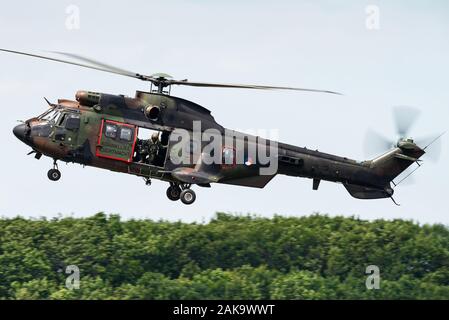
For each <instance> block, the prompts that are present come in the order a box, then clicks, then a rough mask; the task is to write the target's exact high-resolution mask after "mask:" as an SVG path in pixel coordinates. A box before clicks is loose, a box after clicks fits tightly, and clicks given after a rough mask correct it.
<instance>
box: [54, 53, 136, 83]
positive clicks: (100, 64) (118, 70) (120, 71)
mask: <svg viewBox="0 0 449 320" xmlns="http://www.w3.org/2000/svg"><path fill="white" fill-rule="evenodd" d="M50 52H52V53H56V54H59V55H62V56H66V57H69V58H73V59H78V60H81V61H84V62H87V63H89V64H91V65H94V66H98V67H100V68H102V69H104V70H110V71H113V72H116V73H118V74H120V75H124V76H127V77H135V76H136V75H137V73H136V72H132V71H129V70H125V69H122V68H118V67H115V66H111V65H109V64H106V63H103V62H100V61H97V60H94V59H92V58H88V57H84V56H82V55H79V54H74V53H69V52H59V51H50Z"/></svg>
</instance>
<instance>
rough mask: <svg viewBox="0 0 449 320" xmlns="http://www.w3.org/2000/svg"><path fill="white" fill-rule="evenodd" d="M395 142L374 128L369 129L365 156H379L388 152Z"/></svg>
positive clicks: (365, 143)
mask: <svg viewBox="0 0 449 320" xmlns="http://www.w3.org/2000/svg"><path fill="white" fill-rule="evenodd" d="M393 145H394V143H393V142H392V141H390V140H389V139H387V138H385V137H384V136H382V135H381V134H380V133H378V132H375V131H373V130H368V131H367V132H366V135H365V142H364V153H365V156H368V157H371V156H378V155H380V154H382V153H385V152H387V151H388V150H389V149H391V148H392V147H393Z"/></svg>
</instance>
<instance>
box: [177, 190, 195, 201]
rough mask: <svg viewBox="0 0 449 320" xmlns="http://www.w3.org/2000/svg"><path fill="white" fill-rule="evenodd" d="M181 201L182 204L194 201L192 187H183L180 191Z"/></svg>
mask: <svg viewBox="0 0 449 320" xmlns="http://www.w3.org/2000/svg"><path fill="white" fill-rule="evenodd" d="M180 197H181V201H182V203H184V204H192V203H194V202H195V199H196V195H195V192H194V191H193V190H192V189H184V190H182V192H181V195H180Z"/></svg>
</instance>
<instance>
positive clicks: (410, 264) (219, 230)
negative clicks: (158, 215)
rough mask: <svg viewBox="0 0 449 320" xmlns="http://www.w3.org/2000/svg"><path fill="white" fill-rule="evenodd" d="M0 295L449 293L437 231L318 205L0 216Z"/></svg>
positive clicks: (443, 235) (446, 254)
mask: <svg viewBox="0 0 449 320" xmlns="http://www.w3.org/2000/svg"><path fill="white" fill-rule="evenodd" d="M69 265H76V266H77V267H78V268H79V269H80V288H79V289H69V288H67V287H66V280H67V277H68V276H69V275H70V274H66V272H65V271H66V268H67V266H69ZM369 265H376V266H378V267H379V268H380V277H381V280H380V289H379V290H368V289H367V288H366V286H365V281H366V279H367V276H368V275H367V274H365V270H366V267H367V266H369ZM0 299H449V230H448V228H447V227H445V226H442V225H418V224H416V223H413V222H410V221H403V220H394V221H385V220H376V221H372V222H367V221H363V220H359V219H357V218H344V217H332V218H331V217H328V216H324V215H312V216H309V217H301V218H293V217H280V216H276V217H274V218H271V219H267V218H260V217H254V216H234V215H228V214H224V213H218V214H217V215H216V217H215V218H214V219H212V220H211V221H210V222H209V223H207V224H198V223H190V224H188V223H181V222H167V221H151V220H127V221H121V220H120V217H119V216H118V215H110V216H107V215H105V214H103V213H99V214H96V215H95V216H93V217H89V218H76V219H75V218H58V219H52V220H46V219H44V218H42V219H34V220H28V219H23V218H20V217H18V218H14V219H0Z"/></svg>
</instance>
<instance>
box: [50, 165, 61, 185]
mask: <svg viewBox="0 0 449 320" xmlns="http://www.w3.org/2000/svg"><path fill="white" fill-rule="evenodd" d="M47 176H48V179H50V180H51V181H58V180H59V179H61V171H59V170H58V164H57V163H56V160H55V161H54V162H53V169H50V170H48V173H47Z"/></svg>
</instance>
